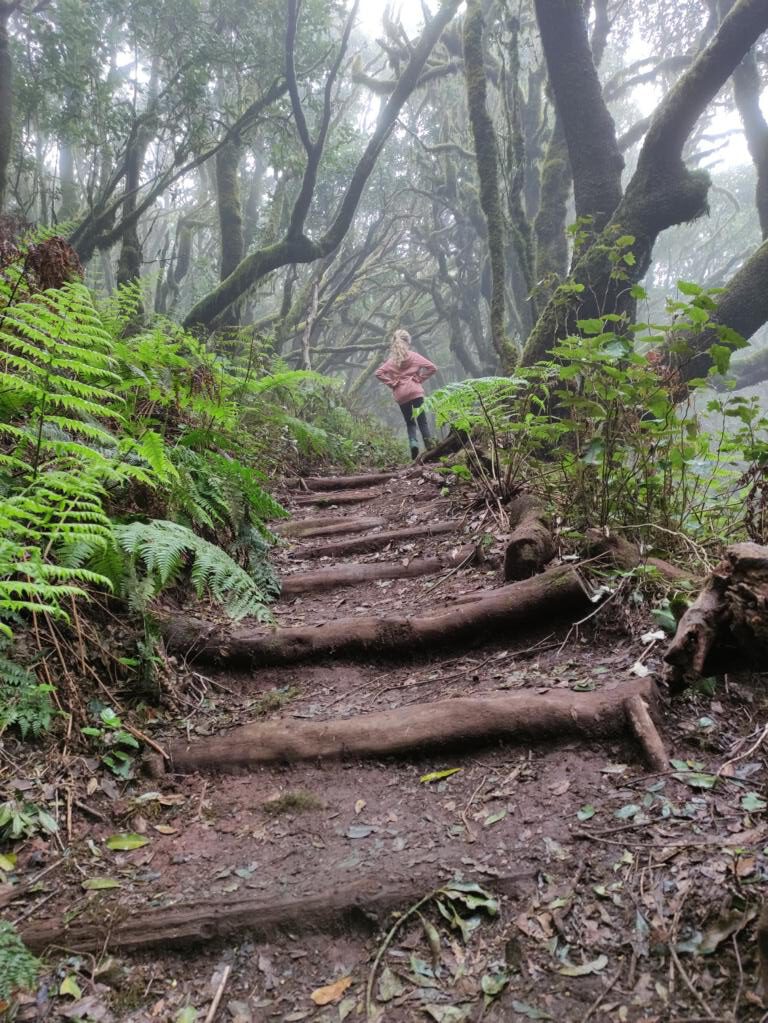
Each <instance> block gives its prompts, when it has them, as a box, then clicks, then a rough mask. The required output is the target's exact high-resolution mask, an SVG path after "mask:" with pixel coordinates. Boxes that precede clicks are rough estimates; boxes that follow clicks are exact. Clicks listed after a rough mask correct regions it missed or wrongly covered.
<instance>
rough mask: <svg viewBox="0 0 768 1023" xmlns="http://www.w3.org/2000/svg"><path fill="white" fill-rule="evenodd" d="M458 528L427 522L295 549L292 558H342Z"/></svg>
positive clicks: (450, 524) (450, 531) (453, 525)
mask: <svg viewBox="0 0 768 1023" xmlns="http://www.w3.org/2000/svg"><path fill="white" fill-rule="evenodd" d="M458 528H459V527H458V523H456V522H429V523H425V524H424V525H421V526H404V527H403V528H402V529H389V530H386V531H384V532H382V533H369V534H368V536H360V537H355V538H354V539H353V540H339V541H337V542H336V543H329V544H324V545H323V546H322V547H296V548H295V551H294V556H295V557H296V558H297V559H299V560H302V561H303V560H304V559H306V558H343V557H346V556H347V555H348V554H365V553H366V552H368V551H379V550H381V549H382V548H383V547H388V546H389V545H390V544H391V543H394V544H396V543H400V542H401V541H403V540H413V539H416V538H417V537H421V536H443V535H444V534H446V533H454V532H455V531H456V530H457V529H458Z"/></svg>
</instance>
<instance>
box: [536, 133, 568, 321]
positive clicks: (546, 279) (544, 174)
mask: <svg viewBox="0 0 768 1023" xmlns="http://www.w3.org/2000/svg"><path fill="white" fill-rule="evenodd" d="M571 181H572V176H571V165H570V163H569V161H568V146H567V145H566V142H565V132H564V131H563V122H562V120H561V119H560V118H559V117H556V118H555V123H554V126H553V128H552V135H551V136H550V139H549V144H548V145H547V151H546V155H545V157H544V163H543V166H542V168H541V201H540V205H539V210H538V212H537V214H536V219H535V220H534V222H533V233H534V238H535V242H536V282H537V283H536V295H537V298H538V302H539V305H540V306H542V307H544V306H546V304H547V303H548V302H549V300H550V298H551V297H552V294H553V292H554V291H555V289H556V288H557V286H558V284H560V283H561V282H562V281H563V280H565V277H566V275H567V273H568V235H567V234H566V226H567V223H568V196H569V195H570V191H571Z"/></svg>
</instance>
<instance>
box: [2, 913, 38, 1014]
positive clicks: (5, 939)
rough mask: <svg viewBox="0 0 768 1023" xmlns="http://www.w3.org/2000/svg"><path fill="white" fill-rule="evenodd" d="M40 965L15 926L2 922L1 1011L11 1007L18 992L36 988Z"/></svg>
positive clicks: (5, 921)
mask: <svg viewBox="0 0 768 1023" xmlns="http://www.w3.org/2000/svg"><path fill="white" fill-rule="evenodd" d="M40 965H41V964H40V961H39V959H36V958H35V956H33V955H32V953H31V952H30V951H29V949H28V948H27V947H26V945H25V944H24V942H23V941H22V940H21V938H20V937H19V935H18V933H17V932H16V928H15V927H14V926H13V924H11V923H8V921H7V920H2V921H0V1011H4V1010H5V1009H7V1008H8V1007H9V1005H10V1003H11V1001H12V999H13V996H14V995H15V994H16V993H17V992H18V991H26V990H29V989H30V988H32V987H33V986H34V984H35V982H36V981H37V977H38V974H39V972H40Z"/></svg>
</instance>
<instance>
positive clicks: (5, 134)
mask: <svg viewBox="0 0 768 1023" xmlns="http://www.w3.org/2000/svg"><path fill="white" fill-rule="evenodd" d="M10 17H11V9H10V7H9V6H8V5H7V4H5V3H3V5H2V6H0V213H4V212H5V204H6V191H7V189H8V167H9V164H10V162H11V148H12V145H13V58H12V57H11V49H10V44H9V39H8V22H9V20H10Z"/></svg>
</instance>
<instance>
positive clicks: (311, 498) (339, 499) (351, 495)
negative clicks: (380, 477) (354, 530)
mask: <svg viewBox="0 0 768 1023" xmlns="http://www.w3.org/2000/svg"><path fill="white" fill-rule="evenodd" d="M381 495H382V491H381V490H377V489H376V488H374V487H371V488H370V489H368V490H333V491H331V490H328V491H324V492H319V493H309V494H301V495H300V496H298V497H294V498H293V503H294V504H299V505H305V504H320V505H325V504H362V503H363V501H372V500H373V499H374V498H375V497H381Z"/></svg>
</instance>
